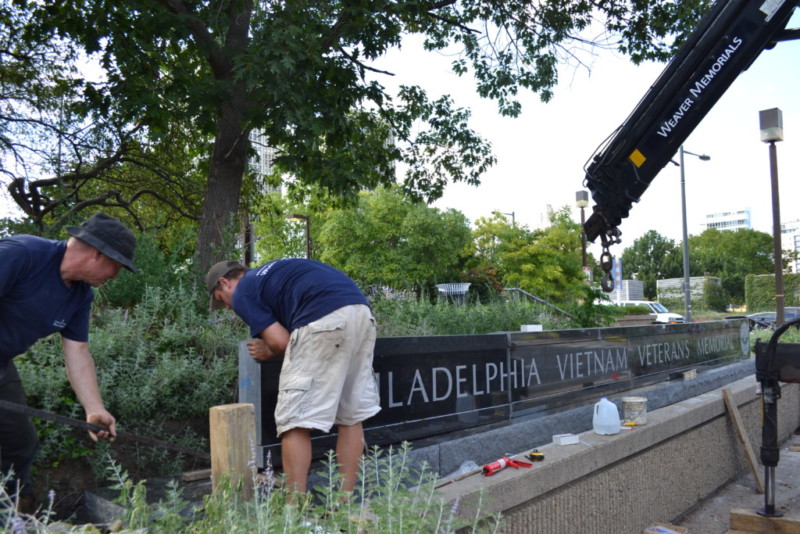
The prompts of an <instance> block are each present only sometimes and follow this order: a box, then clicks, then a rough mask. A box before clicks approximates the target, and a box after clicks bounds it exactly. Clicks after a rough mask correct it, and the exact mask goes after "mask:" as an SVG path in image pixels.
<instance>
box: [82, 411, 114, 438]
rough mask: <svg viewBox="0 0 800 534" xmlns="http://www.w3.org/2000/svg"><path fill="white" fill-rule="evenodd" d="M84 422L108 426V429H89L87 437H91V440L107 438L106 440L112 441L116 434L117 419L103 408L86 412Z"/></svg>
mask: <svg viewBox="0 0 800 534" xmlns="http://www.w3.org/2000/svg"><path fill="white" fill-rule="evenodd" d="M86 422H87V423H92V424H93V425H102V426H105V427H108V431H100V432H91V431H90V432H89V437H91V438H92V441H97V440H98V439H107V440H108V441H114V438H115V437H116V435H117V420H116V419H114V416H113V415H111V414H110V413H108V412H107V411H105V410H103V411H99V412H95V413H87V414H86Z"/></svg>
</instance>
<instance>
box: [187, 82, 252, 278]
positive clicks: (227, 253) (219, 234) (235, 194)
mask: <svg viewBox="0 0 800 534" xmlns="http://www.w3.org/2000/svg"><path fill="white" fill-rule="evenodd" d="M245 102H246V98H245V97H244V96H243V95H240V98H234V99H232V101H231V102H230V103H229V104H226V105H225V106H224V108H223V109H222V115H221V117H220V119H219V121H218V123H217V128H218V130H217V137H216V139H215V140H214V151H213V154H212V156H211V165H210V169H209V175H208V183H207V185H206V198H205V202H204V204H203V215H202V217H201V219H200V231H199V233H198V237H197V254H196V266H197V268H198V271H199V272H200V273H205V272H206V269H208V268H209V267H210V266H211V265H213V264H214V263H215V262H217V261H221V260H239V261H241V260H243V258H242V257H241V256H242V255H243V251H241V250H239V251H238V252H236V248H237V247H236V241H237V235H238V233H239V228H238V221H239V217H238V215H237V214H238V210H239V200H240V198H241V189H242V179H243V176H244V171H245V167H246V165H247V152H248V147H249V144H250V141H249V138H248V135H249V131H247V129H246V128H245V127H244V125H243V120H242V110H243V109H245ZM237 104H238V105H237Z"/></svg>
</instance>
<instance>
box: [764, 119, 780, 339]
mask: <svg viewBox="0 0 800 534" xmlns="http://www.w3.org/2000/svg"><path fill="white" fill-rule="evenodd" d="M758 119H759V125H760V127H761V140H762V141H763V142H765V143H769V174H770V179H771V181H772V254H773V256H774V258H773V259H774V261H775V326H776V327H778V326H780V325H782V324H783V319H784V315H783V247H782V246H781V204H780V195H779V193H778V150H777V148H776V147H775V142H776V141H783V113H782V112H781V110H780V109H778V108H772V109H765V110H763V111H759V112H758Z"/></svg>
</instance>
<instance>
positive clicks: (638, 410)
mask: <svg viewBox="0 0 800 534" xmlns="http://www.w3.org/2000/svg"><path fill="white" fill-rule="evenodd" d="M622 418H623V422H625V423H633V424H635V425H643V424H645V423H647V397H622Z"/></svg>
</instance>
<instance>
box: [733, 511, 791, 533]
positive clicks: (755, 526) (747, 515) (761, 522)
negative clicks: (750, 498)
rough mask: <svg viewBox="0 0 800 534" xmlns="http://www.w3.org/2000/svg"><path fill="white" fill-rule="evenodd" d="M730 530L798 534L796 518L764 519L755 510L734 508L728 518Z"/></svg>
mask: <svg viewBox="0 0 800 534" xmlns="http://www.w3.org/2000/svg"><path fill="white" fill-rule="evenodd" d="M730 527H731V530H733V531H737V530H743V531H745V532H750V533H752V534H800V518H798V517H790V516H784V517H764V516H760V515H758V514H757V513H756V511H755V510H745V509H743V508H734V509H733V510H731V516H730Z"/></svg>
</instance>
